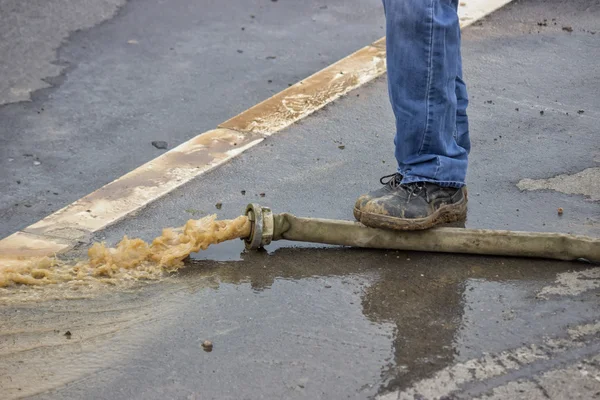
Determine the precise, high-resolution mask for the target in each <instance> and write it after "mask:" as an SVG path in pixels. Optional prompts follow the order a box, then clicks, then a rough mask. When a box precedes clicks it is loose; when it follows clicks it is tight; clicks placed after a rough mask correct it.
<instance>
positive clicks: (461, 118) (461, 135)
mask: <svg viewBox="0 0 600 400" xmlns="http://www.w3.org/2000/svg"><path fill="white" fill-rule="evenodd" d="M458 1H459V0H452V3H453V5H454V8H455V9H456V10H458ZM458 35H459V36H458V38H459V41H460V30H459V33H458ZM468 105H469V97H468V95H467V86H466V85H465V82H464V81H463V74H462V55H461V51H460V46H459V47H458V74H457V76H456V143H457V144H458V145H459V146H460V147H462V148H463V149H465V150H466V151H467V154H468V153H469V152H470V151H471V139H470V137H469V118H468V117H467V107H468Z"/></svg>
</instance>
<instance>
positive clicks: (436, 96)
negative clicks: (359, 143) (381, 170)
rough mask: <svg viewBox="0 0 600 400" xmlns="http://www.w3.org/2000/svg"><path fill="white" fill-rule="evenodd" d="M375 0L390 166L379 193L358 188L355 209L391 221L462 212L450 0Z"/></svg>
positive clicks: (463, 161)
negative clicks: (381, 14)
mask: <svg viewBox="0 0 600 400" xmlns="http://www.w3.org/2000/svg"><path fill="white" fill-rule="evenodd" d="M383 2H384V7H385V11H386V35H387V66H388V85H389V87H388V88H389V96H390V102H391V104H392V108H393V111H394V115H395V117H396V136H395V140H394V143H395V155H396V159H397V161H398V174H397V175H396V179H394V180H393V181H392V184H393V186H391V187H390V188H389V190H388V191H387V192H386V193H383V195H382V196H381V197H374V196H371V198H369V199H368V201H367V202H365V201H361V199H362V200H365V199H366V198H365V196H361V198H359V201H357V203H356V205H355V216H356V217H357V219H359V220H360V221H361V222H363V223H364V224H366V225H369V226H376V227H387V228H395V229H423V228H428V227H431V226H434V225H436V224H438V223H442V222H449V221H455V220H458V219H464V217H465V214H466V190H465V189H459V188H462V187H463V186H464V185H465V178H466V171H467V156H468V152H469V144H468V121H467V119H466V105H467V97H466V88H465V86H464V83H463V81H462V77H461V74H462V71H461V62H460V27H459V23H458V15H457V11H456V6H457V4H456V1H455V0H383ZM459 103H460V104H459ZM399 180H401V181H400V182H398V181H399ZM398 183H401V184H398Z"/></svg>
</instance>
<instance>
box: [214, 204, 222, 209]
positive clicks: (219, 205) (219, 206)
mask: <svg viewBox="0 0 600 400" xmlns="http://www.w3.org/2000/svg"><path fill="white" fill-rule="evenodd" d="M215 207H216V208H217V210H220V209H221V207H223V203H217V204H215Z"/></svg>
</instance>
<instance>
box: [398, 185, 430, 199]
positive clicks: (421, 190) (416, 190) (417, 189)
mask: <svg viewBox="0 0 600 400" xmlns="http://www.w3.org/2000/svg"><path fill="white" fill-rule="evenodd" d="M402 187H403V188H404V189H406V190H408V198H407V201H410V199H411V198H412V196H415V197H417V196H419V195H422V194H425V200H426V201H427V202H428V203H429V193H427V190H425V184H424V183H423V182H412V183H407V184H405V185H402Z"/></svg>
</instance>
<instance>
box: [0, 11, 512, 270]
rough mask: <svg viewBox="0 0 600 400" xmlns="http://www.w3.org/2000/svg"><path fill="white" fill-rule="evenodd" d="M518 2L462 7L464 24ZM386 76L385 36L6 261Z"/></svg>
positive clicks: (92, 199)
mask: <svg viewBox="0 0 600 400" xmlns="http://www.w3.org/2000/svg"><path fill="white" fill-rule="evenodd" d="M510 1H511V0H466V1H463V2H461V7H460V20H461V26H462V27H465V26H468V25H470V24H471V23H473V22H475V21H476V20H478V19H480V18H482V17H484V16H485V15H487V14H489V13H491V12H493V11H494V10H496V9H498V8H500V7H501V6H503V5H505V4H507V3H509V2H510ZM385 72H386V66H385V38H382V39H380V40H377V41H375V42H373V43H372V44H370V45H368V46H365V47H363V48H362V49H360V50H358V51H357V52H355V53H353V54H351V55H349V56H347V57H345V58H343V59H341V60H340V61H338V62H336V63H334V64H332V65H330V66H328V67H326V68H324V69H322V70H321V71H319V72H317V73H315V74H314V75H312V76H310V77H308V78H306V79H304V80H302V81H300V82H298V83H296V84H295V85H293V86H291V87H289V88H287V89H285V90H283V91H281V92H280V93H277V94H276V95H274V96H273V97H271V98H269V99H267V100H265V101H263V102H261V103H259V104H257V105H255V106H254V107H251V108H250V109H248V110H246V111H244V112H242V113H241V114H239V115H237V116H235V117H233V118H231V119H229V120H228V121H225V122H224V123H222V124H220V125H219V126H218V127H217V129H214V130H210V131H208V132H204V133H201V134H200V135H198V136H196V137H194V138H193V139H190V140H189V141H187V142H185V143H182V144H181V145H179V146H177V147H176V148H174V149H172V150H170V151H168V152H166V153H165V154H163V155H161V156H159V157H157V158H155V159H154V160H151V161H149V162H147V163H146V164H144V165H142V166H140V167H138V168H136V169H134V170H133V171H131V172H129V173H127V174H125V175H123V176H122V177H120V178H118V179H116V180H115V181H113V182H111V183H109V184H107V185H105V186H103V187H102V188H100V189H98V190H96V191H95V192H93V193H90V194H89V195H87V196H85V197H83V198H81V199H79V200H77V201H75V202H74V203H72V204H70V205H68V206H66V207H64V208H63V209H61V210H59V211H57V212H55V213H53V214H51V215H49V216H47V217H46V218H44V219H42V220H40V221H38V222H36V223H35V224H33V225H30V226H28V227H27V228H25V229H23V230H22V231H18V232H15V233H13V234H12V235H10V236H8V237H6V238H5V239H2V240H0V261H1V260H13V261H14V260H16V259H23V258H28V257H41V256H53V255H55V254H58V253H64V252H66V251H68V250H70V249H72V248H73V247H74V246H76V245H77V244H78V243H81V242H86V241H87V240H88V239H89V238H90V237H91V235H92V234H93V233H94V232H97V231H100V230H102V229H104V228H106V227H108V226H109V225H111V224H114V223H115V222H117V221H119V220H121V219H123V218H124V217H126V216H128V215H131V214H133V213H135V212H136V211H138V210H140V209H142V208H143V207H145V206H147V205H148V204H150V203H152V202H153V201H155V200H157V199H159V198H161V197H162V196H164V195H166V194H168V193H170V192H171V191H173V190H175V189H177V188H178V187H180V186H181V185H184V184H185V183H187V182H189V181H191V180H192V179H194V178H197V177H199V176H201V175H202V174H204V173H206V172H208V171H210V170H212V169H214V168H216V167H218V166H219V165H222V164H224V163H226V162H227V161H229V160H230V159H232V158H233V157H235V156H237V155H238V154H241V153H242V152H244V151H246V150H247V149H249V148H251V147H253V146H255V145H257V144H258V143H260V142H261V141H263V140H264V139H265V138H267V137H269V136H271V135H273V134H274V133H276V132H279V131H281V130H282V129H285V128H287V127H288V126H290V125H291V124H293V123H294V122H296V121H298V120H300V119H302V118H305V117H307V116H308V115H310V114H312V113H313V112H315V111H317V110H319V109H320V108H322V107H324V106H325V105H327V104H329V103H331V102H332V101H334V100H336V99H338V98H339V97H341V96H343V95H345V94H347V93H348V92H350V91H352V90H354V89H356V88H358V87H360V86H362V85H364V84H365V83H368V82H370V81H371V80H373V79H375V78H377V77H379V76H381V75H383V74H384V73H385Z"/></svg>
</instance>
